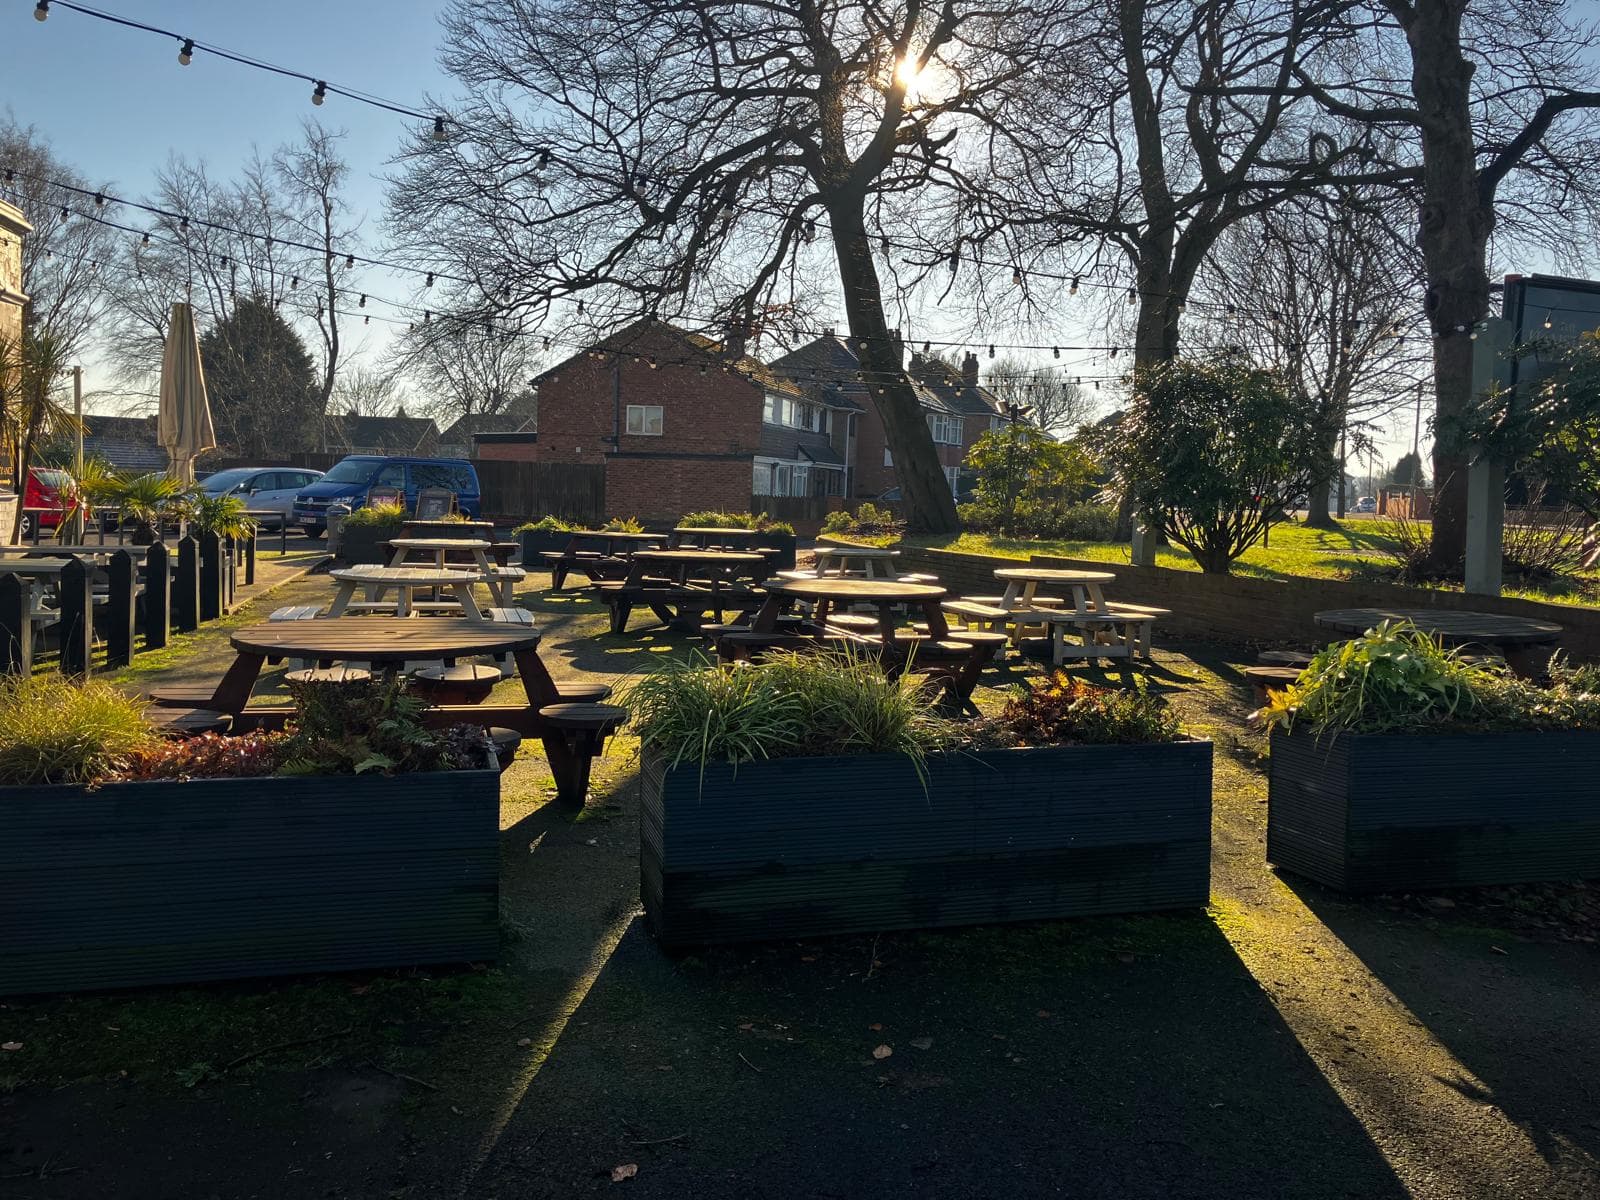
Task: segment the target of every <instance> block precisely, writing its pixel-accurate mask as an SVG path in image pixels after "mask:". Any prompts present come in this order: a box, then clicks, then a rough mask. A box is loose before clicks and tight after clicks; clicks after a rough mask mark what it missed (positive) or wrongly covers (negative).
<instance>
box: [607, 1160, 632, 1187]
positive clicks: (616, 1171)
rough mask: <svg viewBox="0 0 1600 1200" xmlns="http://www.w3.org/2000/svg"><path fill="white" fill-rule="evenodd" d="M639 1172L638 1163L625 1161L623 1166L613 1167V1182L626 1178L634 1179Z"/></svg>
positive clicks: (619, 1181)
mask: <svg viewBox="0 0 1600 1200" xmlns="http://www.w3.org/2000/svg"><path fill="white" fill-rule="evenodd" d="M638 1173H639V1164H638V1163H623V1164H622V1165H621V1166H617V1167H612V1168H611V1182H612V1183H621V1182H622V1181H623V1180H624V1179H632V1178H633V1177H634V1176H635V1175H637V1174H638Z"/></svg>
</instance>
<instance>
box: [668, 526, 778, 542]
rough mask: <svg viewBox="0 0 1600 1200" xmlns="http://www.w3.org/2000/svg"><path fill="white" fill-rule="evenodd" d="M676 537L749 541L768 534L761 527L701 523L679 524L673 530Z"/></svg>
mask: <svg viewBox="0 0 1600 1200" xmlns="http://www.w3.org/2000/svg"><path fill="white" fill-rule="evenodd" d="M672 532H673V535H674V536H675V537H703V538H714V537H715V538H726V539H727V540H728V541H730V542H749V541H754V540H755V539H756V538H763V537H766V536H768V535H767V534H766V533H764V532H763V531H761V530H759V529H706V528H704V527H702V526H699V525H678V526H675V527H674V528H673V530H672Z"/></svg>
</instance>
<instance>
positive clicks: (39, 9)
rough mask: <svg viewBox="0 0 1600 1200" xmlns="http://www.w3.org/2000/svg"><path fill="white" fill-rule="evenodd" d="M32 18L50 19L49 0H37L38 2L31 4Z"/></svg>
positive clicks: (37, 19) (38, 19) (39, 19)
mask: <svg viewBox="0 0 1600 1200" xmlns="http://www.w3.org/2000/svg"><path fill="white" fill-rule="evenodd" d="M33 19H34V20H35V21H48V20H49V19H50V0H39V3H37V4H35V5H34V6H33Z"/></svg>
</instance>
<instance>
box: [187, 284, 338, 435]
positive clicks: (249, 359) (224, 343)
mask: <svg viewBox="0 0 1600 1200" xmlns="http://www.w3.org/2000/svg"><path fill="white" fill-rule="evenodd" d="M200 361H201V365H202V366H203V368H204V369H205V375H206V390H207V392H208V393H209V396H210V400H211V413H212V419H213V421H214V422H215V425H216V431H217V441H218V442H219V443H220V444H221V445H224V446H226V447H228V448H229V449H230V450H232V451H233V453H234V454H237V455H239V456H241V457H243V458H262V459H264V458H268V457H270V456H272V455H281V454H283V453H285V452H286V451H290V450H306V449H310V448H312V447H313V446H314V445H315V443H316V441H317V432H318V426H319V424H320V422H321V421H322V418H323V416H324V413H323V412H322V409H321V403H320V397H321V389H320V388H319V387H318V383H317V372H316V365H315V363H314V362H313V360H312V358H311V354H310V352H309V351H307V350H306V347H305V343H304V342H302V341H301V340H300V336H299V335H298V334H297V333H295V331H294V329H293V327H292V326H290V324H289V323H288V322H287V321H285V320H284V319H283V317H282V315H281V314H280V313H279V312H278V310H277V308H276V307H275V306H274V305H273V303H272V301H270V300H268V299H266V298H265V297H262V296H247V297H244V298H242V299H240V300H239V301H238V303H236V304H235V305H234V307H233V311H231V312H229V313H228V314H227V315H225V316H224V317H223V318H222V319H221V320H219V321H217V322H216V324H215V325H213V326H212V327H211V328H210V329H208V330H207V331H206V332H205V334H204V335H203V336H202V337H201V338H200Z"/></svg>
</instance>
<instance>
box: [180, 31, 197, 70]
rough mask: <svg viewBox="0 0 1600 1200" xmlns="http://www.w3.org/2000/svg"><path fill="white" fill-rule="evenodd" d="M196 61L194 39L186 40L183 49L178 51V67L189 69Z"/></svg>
mask: <svg viewBox="0 0 1600 1200" xmlns="http://www.w3.org/2000/svg"><path fill="white" fill-rule="evenodd" d="M193 61H194V39H193V38H184V39H183V48H182V49H181V50H179V51H178V65H179V66H180V67H187V66H188V65H189V64H190V63H192V62H193Z"/></svg>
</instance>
